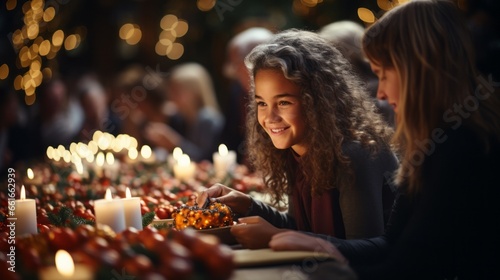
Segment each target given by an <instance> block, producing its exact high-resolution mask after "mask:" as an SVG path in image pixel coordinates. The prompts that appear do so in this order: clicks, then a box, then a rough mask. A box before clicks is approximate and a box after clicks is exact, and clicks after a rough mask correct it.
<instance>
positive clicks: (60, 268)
mask: <svg viewBox="0 0 500 280" xmlns="http://www.w3.org/2000/svg"><path fill="white" fill-rule="evenodd" d="M55 263H56V266H55V267H54V266H50V267H46V268H43V269H41V270H40V272H39V274H38V276H39V279H40V280H60V279H65V280H67V279H73V280H76V279H78V280H84V279H94V276H93V273H92V271H91V270H90V268H89V267H88V266H86V265H82V264H75V263H74V262H73V258H72V257H71V255H70V254H69V253H68V252H67V251H65V250H59V251H57V252H56V256H55Z"/></svg>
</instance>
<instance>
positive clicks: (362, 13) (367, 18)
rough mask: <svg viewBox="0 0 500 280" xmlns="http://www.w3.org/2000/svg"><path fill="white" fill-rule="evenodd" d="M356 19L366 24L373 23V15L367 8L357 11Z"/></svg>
mask: <svg viewBox="0 0 500 280" xmlns="http://www.w3.org/2000/svg"><path fill="white" fill-rule="evenodd" d="M358 17H359V18H360V19H361V20H362V21H364V22H366V23H373V22H375V15H374V14H373V12H372V11H370V10H369V9H367V8H359V9H358Z"/></svg>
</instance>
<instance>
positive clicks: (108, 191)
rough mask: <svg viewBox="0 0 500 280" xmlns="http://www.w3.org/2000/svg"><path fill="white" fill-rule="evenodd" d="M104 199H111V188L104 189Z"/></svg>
mask: <svg viewBox="0 0 500 280" xmlns="http://www.w3.org/2000/svg"><path fill="white" fill-rule="evenodd" d="M104 199H106V200H113V195H111V190H110V189H107V190H106V195H104Z"/></svg>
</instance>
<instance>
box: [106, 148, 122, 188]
mask: <svg viewBox="0 0 500 280" xmlns="http://www.w3.org/2000/svg"><path fill="white" fill-rule="evenodd" d="M120 166H121V164H120V161H119V160H115V156H114V155H113V153H112V152H107V153H106V164H105V165H104V174H105V175H106V177H107V178H110V179H111V180H113V181H115V180H116V179H117V178H118V175H119V173H120Z"/></svg>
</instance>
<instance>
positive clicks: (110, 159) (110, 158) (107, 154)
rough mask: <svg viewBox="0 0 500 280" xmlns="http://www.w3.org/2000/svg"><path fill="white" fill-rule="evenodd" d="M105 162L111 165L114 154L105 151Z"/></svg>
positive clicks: (113, 161)
mask: <svg viewBox="0 0 500 280" xmlns="http://www.w3.org/2000/svg"><path fill="white" fill-rule="evenodd" d="M106 162H107V163H108V164H109V165H113V163H115V156H114V155H113V153H111V152H107V153H106Z"/></svg>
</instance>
